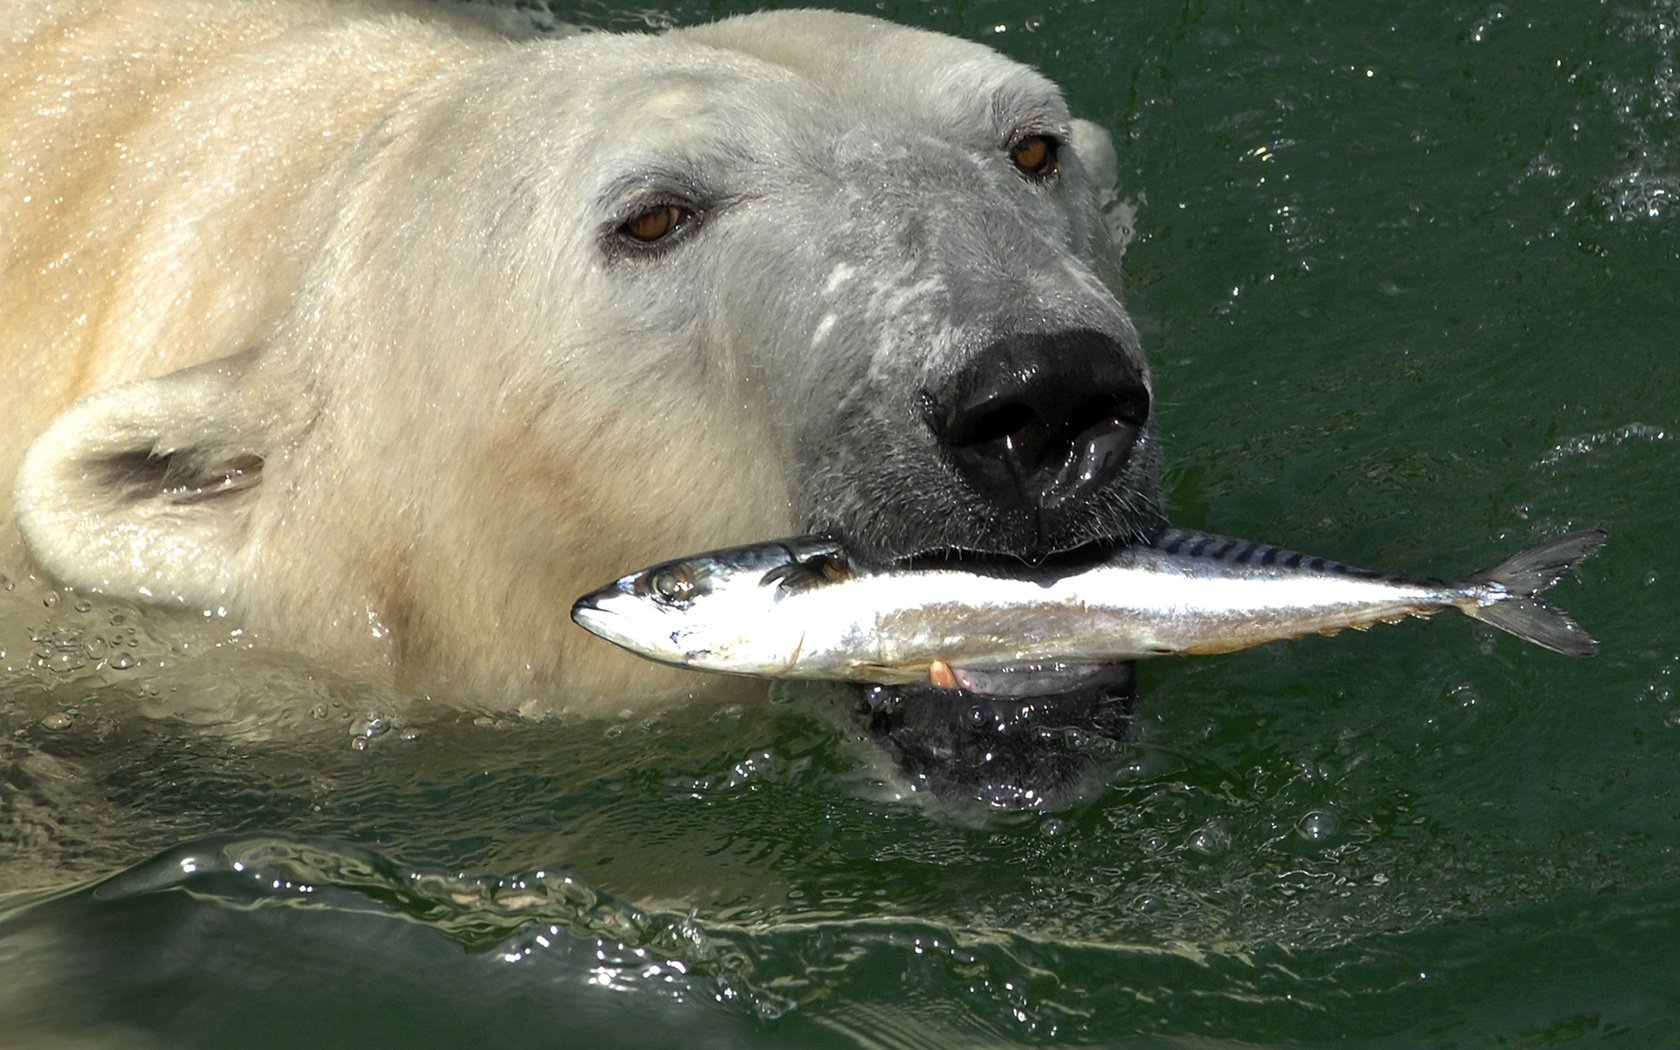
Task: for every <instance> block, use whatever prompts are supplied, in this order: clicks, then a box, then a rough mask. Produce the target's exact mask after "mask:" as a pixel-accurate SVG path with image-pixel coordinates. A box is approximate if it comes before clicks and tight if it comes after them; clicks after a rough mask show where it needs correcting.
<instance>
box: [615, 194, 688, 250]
mask: <svg viewBox="0 0 1680 1050" xmlns="http://www.w3.org/2000/svg"><path fill="white" fill-rule="evenodd" d="M692 221H694V212H692V211H690V210H689V209H687V208H684V207H683V206H682V205H680V204H661V205H658V206H656V207H652V208H649V209H647V210H646V211H643V212H639V213H637V214H635V215H632V216H631V217H630V218H628V219H626V220H624V222H623V223H621V224H620V225H619V227H618V232H619V233H621V234H623V235H624V236H626V237H628V238H630V239H631V240H633V241H636V242H637V243H639V244H650V245H651V244H658V243H659V242H660V241H663V240H665V239H666V238H668V237H670V236H672V235H673V234H676V233H678V232H680V231H681V230H682V229H683V228H684V227H686V226H687V225H688V224H689V223H690V222H692Z"/></svg>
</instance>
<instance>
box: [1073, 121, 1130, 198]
mask: <svg viewBox="0 0 1680 1050" xmlns="http://www.w3.org/2000/svg"><path fill="white" fill-rule="evenodd" d="M1069 130H1070V131H1071V132H1072V134H1071V135H1070V136H1069V138H1071V139H1072V143H1073V152H1074V154H1075V155H1076V156H1078V157H1079V162H1080V163H1081V164H1083V165H1085V171H1086V173H1087V174H1088V175H1090V177H1091V188H1092V189H1093V190H1094V191H1095V192H1096V194H1097V205H1098V206H1099V207H1102V208H1107V207H1108V205H1109V202H1110V201H1112V200H1113V199H1114V195H1115V194H1116V193H1118V192H1119V190H1120V157H1119V155H1118V154H1116V153H1115V152H1114V138H1113V136H1111V135H1109V133H1108V129H1106V128H1104V127H1103V126H1102V125H1100V124H1093V123H1091V122H1090V121H1088V120H1080V119H1078V118H1077V117H1076V118H1074V120H1073V121H1072V122H1071V123H1070V125H1069Z"/></svg>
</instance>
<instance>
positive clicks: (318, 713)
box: [309, 704, 327, 722]
mask: <svg viewBox="0 0 1680 1050" xmlns="http://www.w3.org/2000/svg"><path fill="white" fill-rule="evenodd" d="M309 717H310V718H313V719H315V720H316V721H317V722H319V721H320V720H321V719H323V718H325V717H327V705H326V704H316V705H315V706H314V707H312V708H310V709H309Z"/></svg>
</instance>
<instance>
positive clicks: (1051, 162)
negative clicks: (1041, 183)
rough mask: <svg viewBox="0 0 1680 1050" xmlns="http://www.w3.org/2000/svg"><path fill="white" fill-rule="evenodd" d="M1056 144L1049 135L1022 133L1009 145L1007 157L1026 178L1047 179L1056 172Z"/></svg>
mask: <svg viewBox="0 0 1680 1050" xmlns="http://www.w3.org/2000/svg"><path fill="white" fill-rule="evenodd" d="M1057 146H1058V144H1057V142H1056V140H1055V139H1054V138H1051V137H1050V136H1049V135H1024V136H1022V137H1021V138H1019V139H1016V140H1015V144H1014V145H1013V146H1010V147H1009V159H1010V160H1011V161H1013V162H1014V163H1015V167H1016V169H1017V170H1019V171H1020V173H1021V174H1022V175H1025V176H1026V177H1027V178H1029V179H1033V180H1035V181H1037V180H1042V179H1048V178H1049V177H1050V176H1052V175H1054V174H1056V154H1057Z"/></svg>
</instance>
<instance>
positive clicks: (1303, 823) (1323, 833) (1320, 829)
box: [1295, 809, 1341, 842]
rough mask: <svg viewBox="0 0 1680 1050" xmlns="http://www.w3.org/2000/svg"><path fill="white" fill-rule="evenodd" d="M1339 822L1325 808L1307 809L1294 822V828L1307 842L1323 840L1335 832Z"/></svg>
mask: <svg viewBox="0 0 1680 1050" xmlns="http://www.w3.org/2000/svg"><path fill="white" fill-rule="evenodd" d="M1340 825H1341V822H1340V821H1338V820H1337V819H1336V814H1334V813H1332V812H1330V811H1329V810H1326V809H1309V810H1307V812H1306V813H1305V814H1303V815H1302V817H1301V819H1300V820H1298V821H1296V822H1295V830H1296V831H1297V832H1298V833H1299V834H1300V836H1301V837H1302V838H1304V839H1306V840H1307V841H1308V842H1323V841H1324V840H1325V839H1328V838H1329V837H1330V836H1332V835H1334V834H1335V833H1336V829H1337V828H1338V827H1340Z"/></svg>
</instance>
